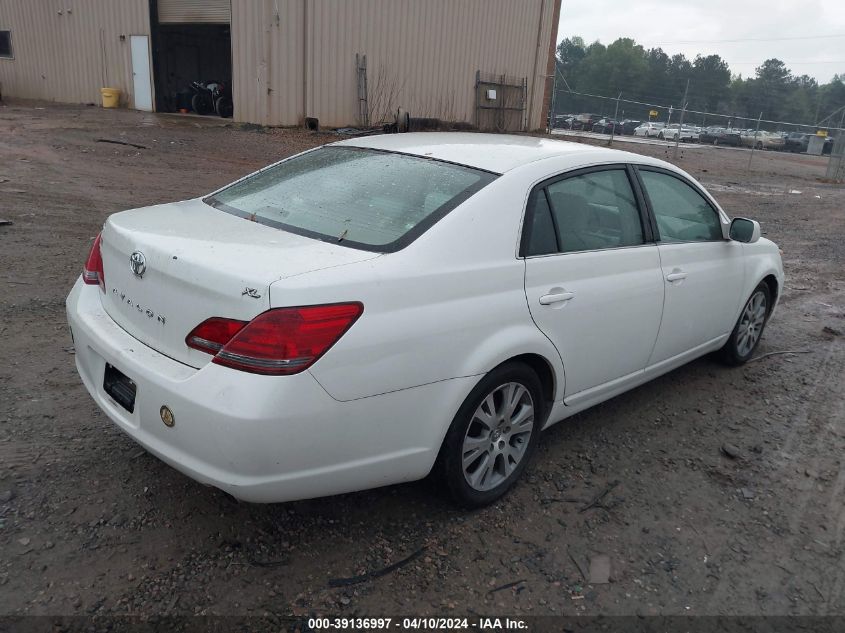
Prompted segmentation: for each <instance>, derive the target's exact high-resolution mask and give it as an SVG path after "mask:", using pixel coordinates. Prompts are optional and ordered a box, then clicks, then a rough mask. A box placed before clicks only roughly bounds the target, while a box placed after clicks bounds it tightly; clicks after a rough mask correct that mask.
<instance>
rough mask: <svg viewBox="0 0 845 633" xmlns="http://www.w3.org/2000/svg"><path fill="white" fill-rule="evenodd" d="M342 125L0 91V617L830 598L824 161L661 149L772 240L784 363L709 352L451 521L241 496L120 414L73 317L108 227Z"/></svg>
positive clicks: (835, 532) (390, 503)
mask: <svg viewBox="0 0 845 633" xmlns="http://www.w3.org/2000/svg"><path fill="white" fill-rule="evenodd" d="M101 138H107V139H117V140H124V141H129V142H132V143H136V144H138V145H141V146H143V148H135V147H130V146H123V145H114V144H107V143H103V142H98V141H97V139H101ZM336 138H337V137H336V136H334V135H331V134H313V133H306V132H302V131H298V130H263V129H244V128H241V127H240V126H238V125H236V124H231V123H228V124H223V123H222V121H220V120H214V119H208V120H198V119H196V118H177V117H174V116H156V115H149V114H143V113H137V112H128V111H104V110H101V109H98V108H86V107H66V106H56V105H50V104H36V103H24V102H20V103H16V104H11V105H6V106H4V107H0V156H2V158H3V160H2V162H1V163H0V218H5V219H8V220H11V221H13V222H14V224H13V225H11V226H0V614H83V615H84V614H142V615H152V614H251V615H261V614H265V613H270V614H277V615H291V614H295V615H303V614H309V613H327V612H331V613H342V614H346V615H353V614H359V615H375V614H416V615H420V614H432V615H449V614H452V615H457V614H474V613H482V614H493V613H495V614H503V613H504V614H522V615H528V614H539V615H551V614H560V613H566V614H580V613H584V614H635V613H636V614H658V613H659V614H745V615H749V614H763V613H765V614H834V613H837V614H845V557H843V553H844V552H845V507H843V500H845V462H843V459H845V457H843V456H845V399H843V394H845V378H844V377H843V376H845V374H843V371H845V336H843V334H842V332H843V331H845V189H843V188H842V187H835V186H832V185H827V184H823V183H821V182H820V181H819V180H818V179H819V178H820V177H822V176H823V175H824V169H825V164H826V161H825V160H824V159H820V158H814V157H809V156H792V155H784V154H774V153H771V152H761V153H758V154H756V155H755V158H754V166H753V168H752V169H751V171H750V172H747V171H746V163H747V160H748V155H747V153H746V152H738V151H721V150H719V149H713V148H703V149H683V148H682V151H681V155H680V156H679V159H678V161H677V162H678V164H680V165H681V166H682V167H684V168H685V169H687V170H688V171H690V172H691V173H692V174H693V175H694V176H695V177H697V178H699V179H700V180H702V181H703V182H704V183H705V185H707V186H708V187H710V188H711V190H712V191H713V192H714V194H715V195H716V196H717V198H718V199H719V200H720V201H721V202H722V204H723V205H724V206H725V208H726V209H727V210H728V212H729V213H732V214H735V215H748V216H751V217H754V218H756V219H758V220H760V222H761V224H762V226H763V231H764V234H765V235H766V236H767V237H770V238H772V239H774V240H776V241H777V242H778V243H779V244H780V245H781V247H782V248H783V250H784V252H785V255H784V259H785V265H786V269H787V275H788V280H787V287H786V289H785V290H784V293H783V299H782V301H781V305H780V307H779V309H778V312H777V313H776V315H775V317H774V319H773V321H772V322H771V323H770V326H769V328H768V329H767V331H766V333H765V336H764V339H763V341H762V344H761V346H760V348H759V351H758V354H765V353H768V352H783V351H787V350H791V351H795V352H798V353H793V354H778V355H772V356H767V357H764V358H760V360H757V361H755V362H752V363H750V364H748V365H746V366H745V367H741V368H738V369H726V368H724V367H722V366H720V365H718V364H717V363H716V362H715V361H713V360H712V359H710V358H703V359H701V360H698V361H696V362H694V363H692V364H690V365H688V366H686V367H684V368H682V369H680V370H678V371H675V372H673V373H671V374H669V375H667V376H664V377H663V378H661V379H658V380H656V381H654V382H652V383H650V384H648V385H646V386H643V387H641V388H639V389H636V390H634V391H632V392H630V393H627V394H625V395H623V396H620V397H618V398H615V399H614V400H612V401H610V402H608V403H606V404H604V405H602V406H600V407H597V408H595V409H593V410H590V411H588V412H585V413H583V414H581V415H578V416H577V417H576V418H574V419H571V420H569V421H568V422H566V423H563V424H560V425H558V426H555V427H554V428H553V429H551V430H550V431H549V432H548V433H546V434H545V435H544V436H543V439H542V442H541V449H540V451H539V455H538V459H537V460H536V461H535V463H534V466H533V467H532V468H531V469H530V470H529V472H528V473H527V475H528V476H527V477H526V478H525V480H524V481H523V482H522V483H521V484H520V485H519V486H518V487H517V488H516V489H515V490H514V491H513V493H512V494H510V495H509V496H508V497H507V498H506V499H504V500H503V501H502V502H500V503H498V504H497V505H495V506H493V507H490V508H487V509H484V510H481V511H478V512H465V511H459V510H457V509H455V508H454V507H452V506H451V505H449V504H448V503H447V502H445V501H444V499H443V498H442V497H441V496H440V494H438V491H437V490H436V489H435V487H434V485H433V484H431V483H429V482H425V481H424V482H419V483H415V484H410V485H404V486H396V487H389V488H384V489H379V490H374V491H369V492H363V493H359V494H351V495H344V496H340V497H333V498H328V499H320V500H315V501H305V502H297V503H288V504H277V505H264V506H261V505H249V504H242V503H238V502H235V501H233V500H232V499H231V498H229V497H227V496H226V495H225V494H223V493H221V492H219V491H216V490H214V489H211V488H206V487H203V486H201V485H199V484H197V483H194V482H193V481H191V480H190V479H188V478H186V477H184V476H182V475H181V474H179V473H177V472H176V471H174V470H173V469H171V468H169V467H168V466H166V465H164V464H163V463H162V462H160V461H159V460H158V459H156V458H155V457H153V456H151V455H149V454H148V453H146V452H145V451H143V450H141V449H140V448H139V447H138V446H137V445H136V444H134V443H133V442H132V441H131V440H130V439H129V438H128V437H126V436H125V435H124V434H122V433H121V432H120V431H119V430H118V429H117V428H116V427H115V426H113V425H112V424H111V423H110V422H109V421H108V420H107V419H106V417H105V416H104V415H103V414H101V413H100V412H99V411H98V410H97V408H96V407H95V405H94V404H93V402H92V400H91V399H90V398H89V396H88V394H87V393H86V392H85V389H84V388H83V387H82V384H81V383H80V381H79V379H78V377H77V374H76V371H75V368H74V364H73V348H72V344H71V340H70V336H69V334H68V328H67V325H66V323H65V316H64V298H65V296H66V295H67V293H68V291H69V290H70V287H71V285H72V284H73V282H74V279H75V278H76V277H77V276H78V274H79V272H80V269H81V267H82V264H83V261H84V259H85V256H86V254H87V252H88V249H89V247H90V244H91V240H92V238H93V237H94V236H95V235H96V233H97V231H98V228H99V227H100V225H101V224H102V222H103V220H104V218H106V216H107V215H108V214H110V213H112V212H114V211H118V210H122V209H126V208H130V207H138V206H144V205H149V204H153V203H158V202H164V201H170V200H177V199H180V198H185V197H189V196H196V195H198V194H201V193H204V192H207V191H209V190H212V189H214V188H216V187H217V186H219V185H222V184H224V183H226V182H228V181H230V180H232V179H234V178H235V177H237V176H240V175H242V174H244V173H246V172H248V171H250V170H252V169H254V168H257V167H259V166H262V165H264V164H266V163H268V162H270V161H272V160H276V159H278V158H281V157H284V156H286V155H289V154H291V153H293V152H296V151H298V150H301V149H303V148H306V147H309V146H312V145H315V144H319V143H324V142H328V141H331V140H335V139H336ZM620 147H623V148H626V149H632V150H633V151H637V152H644V153H652V154H654V155H657V156H660V157H664V154H666V150H664V149H663V148H660V147H652V146H634V145H630V146H628V147H626V146H624V145H620ZM669 155H670V156H671V154H669ZM726 443H728V444H731V445H733V446H734V447H735V448H736V449H737V450H738V452H739V456H738V457H737V458H735V459H732V458H729V457H727V456H726V455H724V454H723V452H722V450H721V448H722V446H723V445H724V444H726ZM613 482H618V484H617V485H616V486H615V487H612V489H611V490H610V491H609V492H608V493H607V494H606V495H605V496H604V497H602V498H601V499H600V500H599V502H598V503H597V504H595V505H594V506H593V507H590V508H588V505H589V504H590V502H591V501H592V500H593V499H595V498H596V497H598V496H599V495H600V494H601V493H602V492H603V491H606V490H607V489H608V487H610V486H611V485H612V484H613ZM421 548H425V550H424V551H423V552H422V553H421V554H420V555H419V556H418V557H417V558H415V559H414V560H413V561H411V562H409V563H408V564H406V565H403V566H401V567H400V568H399V569H396V570H395V571H393V572H391V573H388V574H386V575H384V576H382V577H379V578H374V579H370V580H367V581H365V582H361V583H359V584H354V585H350V586H342V587H331V586H330V583H329V581H330V579H334V578H346V577H350V576H354V575H356V574H362V573H365V572H368V571H374V570H379V569H381V568H384V567H385V566H388V565H390V564H391V563H394V562H396V561H399V560H401V559H403V558H405V557H407V556H409V555H410V554H413V553H415V552H418V551H419V550H420V549H421ZM599 554H606V555H608V556H609V557H610V560H611V565H612V574H611V582H610V583H609V584H601V585H599V584H595V585H591V584H588V583H587V582H585V578H584V576H583V575H582V571H581V570H580V569H579V566H580V567H584V568H587V567H588V561H589V560H590V559H591V558H595V557H597V556H598V555H599ZM509 583H513V584H511V586H508V587H505V588H501V587H502V586H503V585H508V584H509ZM500 588H501V589H500Z"/></svg>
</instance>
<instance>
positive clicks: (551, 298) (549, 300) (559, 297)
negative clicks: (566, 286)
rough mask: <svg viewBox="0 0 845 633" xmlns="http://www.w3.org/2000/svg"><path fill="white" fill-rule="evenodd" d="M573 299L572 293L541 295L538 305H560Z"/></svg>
mask: <svg viewBox="0 0 845 633" xmlns="http://www.w3.org/2000/svg"><path fill="white" fill-rule="evenodd" d="M574 297H575V293H574V292H559V293H556V294H552V295H543V296H542V297H540V305H542V306H547V305H551V304H553V303H561V302H563V301H569V300H570V299H572V298H574Z"/></svg>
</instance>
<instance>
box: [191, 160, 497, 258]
mask: <svg viewBox="0 0 845 633" xmlns="http://www.w3.org/2000/svg"><path fill="white" fill-rule="evenodd" d="M495 178H496V174H492V173H489V172H486V171H481V170H478V169H472V168H470V167H464V166H461V165H454V164H452V163H445V162H442V161H437V160H432V159H427V158H420V157H417V156H408V155H406V154H396V153H392V152H384V151H378V150H370V149H361V148H353V147H321V148H319V149H316V150H314V151H311V152H308V153H306V154H302V155H300V156H297V157H295V158H291V159H290V160H286V161H284V162H281V163H279V164H277V165H274V166H272V167H268V168H267V169H264V170H263V171H260V172H258V173H256V174H254V175H253V176H249V177H248V178H246V179H244V180H242V181H240V182H238V183H235V184H234V185H232V186H231V187H227V188H226V189H224V190H223V191H220V192H218V193H216V194H214V195H212V196H209V197H208V198H206V199H205V202H206V203H208V204H210V205H211V206H213V207H215V208H217V209H220V210H222V211H226V212H227V213H232V214H234V215H238V216H241V217H244V218H248V219H250V220H252V221H254V222H260V223H262V224H267V225H270V226H274V227H277V228H280V229H284V230H286V231H290V232H292V233H297V234H300V235H306V236H308V237H314V238H317V239H320V240H323V241H327V242H336V243H339V244H343V245H344V246H351V247H353V248H361V249H365V250H372V251H379V252H390V251H395V250H398V249H400V248H402V247H404V246H406V245H407V244H409V243H410V242H412V241H413V240H414V239H416V238H417V237H418V236H419V235H421V234H422V233H423V232H424V231H425V230H427V229H428V228H429V227H430V226H431V225H433V224H434V223H435V222H437V221H438V220H439V219H440V218H442V217H443V216H444V215H446V214H447V213H448V212H449V211H451V210H452V209H454V208H455V207H456V206H458V205H459V204H460V203H461V202H463V201H464V200H466V199H467V198H469V197H470V196H471V195H473V194H474V193H476V192H477V191H478V190H480V189H481V188H482V187H484V186H485V185H487V184H489V183H490V182H492V181H493V180H494V179H495Z"/></svg>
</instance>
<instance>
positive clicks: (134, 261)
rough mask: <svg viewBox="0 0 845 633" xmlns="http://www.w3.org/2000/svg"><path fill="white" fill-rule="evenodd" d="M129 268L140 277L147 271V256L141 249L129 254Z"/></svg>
mask: <svg viewBox="0 0 845 633" xmlns="http://www.w3.org/2000/svg"><path fill="white" fill-rule="evenodd" d="M129 268H131V269H132V272H133V273H135V276H136V277H138V279H140V278H141V277H143V276H144V273H145V272H147V258H146V257H144V254H143V253H142V252H141V251H135V252H134V253H132V254H131V255H130V256H129Z"/></svg>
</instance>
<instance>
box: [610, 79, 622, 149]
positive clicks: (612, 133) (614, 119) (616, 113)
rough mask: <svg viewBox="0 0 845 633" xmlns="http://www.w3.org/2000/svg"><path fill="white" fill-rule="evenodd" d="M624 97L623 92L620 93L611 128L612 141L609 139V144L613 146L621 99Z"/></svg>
mask: <svg viewBox="0 0 845 633" xmlns="http://www.w3.org/2000/svg"><path fill="white" fill-rule="evenodd" d="M621 98H622V93H621V92H620V93H619V96H618V97H616V110H614V112H613V127H612V128H610V141H608V143H607V146H608V147H611V146H612V145H613V137H614V136H615V135H616V125H617V122H618V121H619V119H617V117H618V116H619V100H620V99H621Z"/></svg>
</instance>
